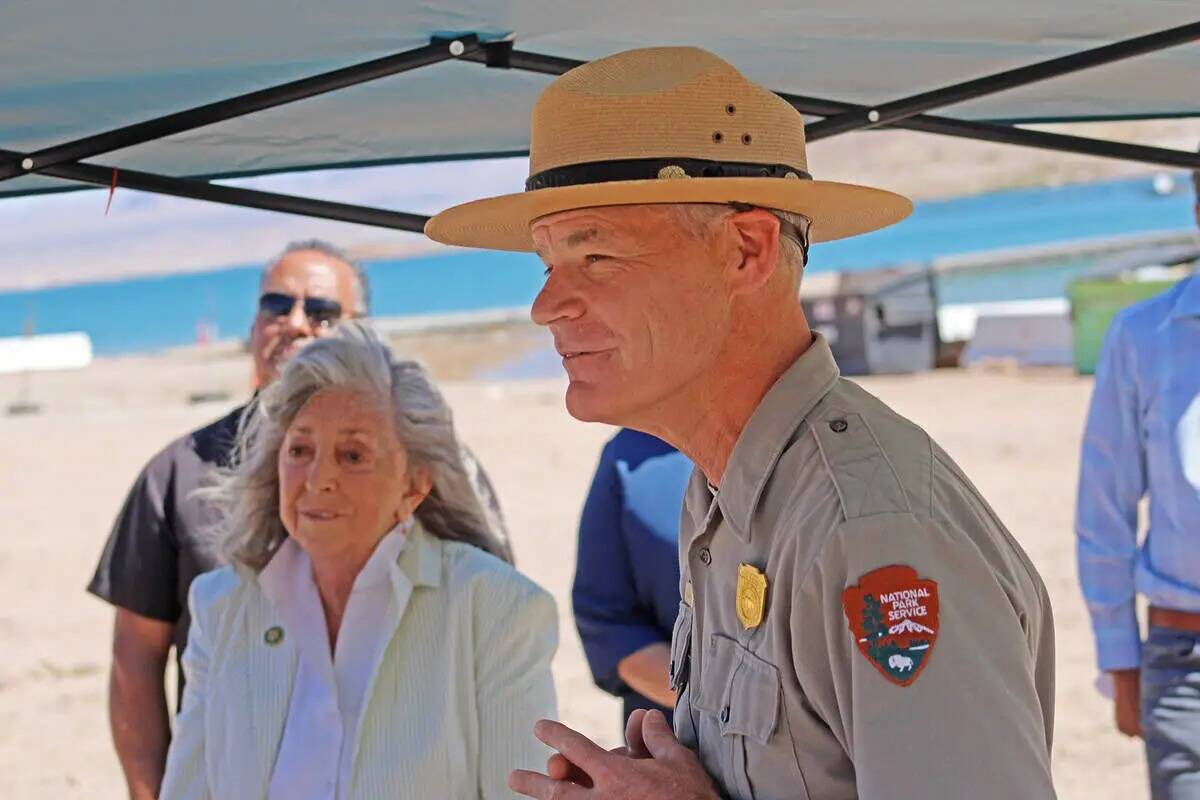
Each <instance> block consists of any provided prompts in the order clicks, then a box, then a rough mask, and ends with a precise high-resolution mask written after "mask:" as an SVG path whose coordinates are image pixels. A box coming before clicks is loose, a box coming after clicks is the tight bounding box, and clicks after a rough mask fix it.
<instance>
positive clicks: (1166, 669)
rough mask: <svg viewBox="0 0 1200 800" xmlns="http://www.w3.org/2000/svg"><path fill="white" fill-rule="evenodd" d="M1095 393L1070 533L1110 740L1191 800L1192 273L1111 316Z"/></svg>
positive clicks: (1196, 765) (1198, 724)
mask: <svg viewBox="0 0 1200 800" xmlns="http://www.w3.org/2000/svg"><path fill="white" fill-rule="evenodd" d="M1196 184H1197V187H1196V188H1197V191H1198V194H1200V173H1198V174H1197V176H1196ZM1197 212H1198V213H1197V220H1198V222H1200V204H1198V206H1197ZM1093 391H1094V393H1093V395H1092V406H1091V411H1090V413H1089V414H1088V421H1087V428H1086V431H1085V433H1084V440H1083V457H1082V464H1081V468H1080V477H1079V497H1078V508H1077V513H1076V534H1077V537H1078V558H1079V580H1080V584H1081V586H1082V589H1083V595H1084V598H1085V600H1086V601H1087V606H1088V611H1089V612H1090V614H1091V618H1092V627H1093V629H1094V631H1095V635H1096V650H1097V655H1098V660H1099V666H1100V669H1101V670H1102V671H1103V672H1105V673H1108V674H1109V675H1111V676H1112V683H1113V691H1114V701H1115V717H1116V725H1117V728H1118V729H1119V730H1120V731H1121V732H1122V733H1124V734H1126V735H1129V736H1142V737H1143V739H1144V740H1145V746H1146V756H1147V761H1148V763H1149V768H1150V785H1151V795H1152V797H1153V798H1154V800H1163V799H1164V798H1170V800H1183V799H1184V798H1200V274H1193V275H1192V276H1191V277H1190V278H1186V279H1184V280H1183V281H1180V282H1179V284H1177V285H1176V286H1175V287H1174V288H1172V289H1170V290H1169V291H1167V292H1165V293H1163V294H1161V295H1158V296H1157V297H1153V298H1151V299H1149V300H1146V301H1144V302H1141V303H1137V304H1136V305H1133V306H1130V307H1129V308H1126V309H1123V310H1122V311H1121V312H1119V313H1118V314H1117V316H1116V317H1115V318H1114V319H1113V322H1112V325H1111V327H1110V328H1109V330H1108V334H1107V336H1106V338H1105V342H1104V346H1103V349H1102V351H1101V355H1100V362H1099V364H1098V365H1097V368H1096V384H1095V389H1094V390H1093ZM1143 498H1148V499H1149V512H1150V513H1149V527H1148V529H1147V532H1146V535H1145V538H1144V541H1143V542H1142V544H1141V545H1140V547H1139V544H1138V505H1139V503H1140V502H1141V501H1142V500H1143ZM1138 594H1141V595H1143V596H1144V597H1145V598H1146V599H1147V600H1148V601H1149V604H1150V611H1149V627H1148V631H1147V637H1146V639H1145V641H1144V642H1143V641H1142V638H1141V635H1140V631H1139V628H1138V619H1137V614H1136V610H1135V596H1136V595H1138Z"/></svg>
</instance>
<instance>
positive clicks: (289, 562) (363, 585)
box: [258, 522, 411, 800]
mask: <svg viewBox="0 0 1200 800" xmlns="http://www.w3.org/2000/svg"><path fill="white" fill-rule="evenodd" d="M410 527H411V522H410V523H402V524H400V525H398V526H396V527H395V528H393V529H392V530H391V531H390V532H389V533H387V534H386V535H385V536H384V537H383V538H382V539H381V540H380V541H379V544H378V545H376V546H375V550H374V552H373V553H371V557H370V558H369V559H368V560H367V563H366V565H365V566H364V567H363V569H362V571H361V572H359V573H358V577H356V578H355V579H354V586H353V588H352V589H351V592H350V600H349V602H348V603H347V604H346V611H345V614H344V615H343V617H342V624H341V627H340V628H339V629H338V635H337V646H336V651H335V652H334V653H332V654H331V653H330V648H329V634H328V630H327V628H326V625H325V612H324V609H323V608H322V607H321V598H320V596H319V595H318V594H317V586H316V583H315V582H314V580H313V574H312V564H311V562H310V561H309V558H308V554H307V553H305V552H304V550H302V549H301V548H300V546H299V545H297V544H296V542H295V541H294V540H292V539H291V538H289V539H287V540H286V541H284V543H283V544H282V545H280V547H279V550H278V552H276V554H275V555H274V557H272V559H271V561H270V563H268V564H267V566H266V567H265V568H263V570H262V572H261V573H259V578H258V580H259V583H260V585H261V586H262V589H263V592H264V594H265V595H266V596H267V599H268V600H269V601H270V602H271V604H272V605H274V606H275V608H276V609H277V610H278V612H279V615H280V616H281V617H282V618H283V621H284V626H283V635H284V636H288V637H291V636H294V637H295V641H296V646H297V650H298V652H299V659H298V662H297V665H296V677H295V683H294V684H293V686H292V695H291V700H290V701H289V704H288V713H287V723H286V724H285V726H284V729H283V738H282V740H281V742H280V746H279V755H278V757H277V758H276V759H275V768H274V770H273V771H272V773H271V783H270V787H269V788H268V790H267V800H344V798H346V797H348V796H349V794H350V788H351V776H352V771H353V769H354V754H355V752H356V750H357V737H358V730H359V722H360V719H361V712H362V708H363V705H364V704H365V701H366V695H367V690H368V687H369V685H370V682H371V676H372V675H373V674H374V673H375V669H376V665H377V664H378V663H379V660H380V658H381V657H382V655H383V651H384V648H386V647H387V644H388V639H389V638H390V632H391V628H390V627H388V626H386V625H385V624H384V622H385V620H386V619H387V617H388V616H389V613H390V612H391V607H392V605H393V604H394V603H395V593H394V591H393V588H392V586H391V579H390V574H391V566H392V565H393V564H395V563H396V559H397V558H398V557H399V555H400V551H401V550H403V549H404V543H405V540H406V538H407V534H408V530H409V529H410Z"/></svg>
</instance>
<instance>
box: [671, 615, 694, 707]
mask: <svg viewBox="0 0 1200 800" xmlns="http://www.w3.org/2000/svg"><path fill="white" fill-rule="evenodd" d="M691 662H692V607H691V606H689V605H688V604H687V603H680V604H679V614H678V615H676V617H675V627H674V628H673V629H672V630H671V663H670V665H669V667H668V670H667V682H668V685H669V686H670V687H671V689H672V690H674V691H675V692H676V694H678V693H679V692H681V691H682V690H683V688H684V687H686V685H687V682H688V676H689V674H690V672H691Z"/></svg>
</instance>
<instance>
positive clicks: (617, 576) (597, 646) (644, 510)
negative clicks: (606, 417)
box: [571, 429, 693, 727]
mask: <svg viewBox="0 0 1200 800" xmlns="http://www.w3.org/2000/svg"><path fill="white" fill-rule="evenodd" d="M692 470H693V465H692V462H691V460H689V459H688V457H687V456H685V455H683V454H682V453H680V452H679V451H677V450H676V449H675V448H674V447H672V446H671V445H669V444H667V443H666V442H664V441H662V440H660V439H657V438H655V437H653V436H651V435H649V434H646V433H640V432H638V431H634V430H629V429H624V430H621V431H619V432H618V433H617V434H616V436H614V437H613V438H612V439H611V440H609V442H608V444H606V445H605V446H604V450H603V451H602V452H601V454H600V463H599V465H598V466H597V467H596V475H595V477H594V478H593V479H592V487H591V490H590V491H589V492H588V497H587V501H586V502H585V503H584V506H583V514H582V517H581V519H580V522H579V556H578V565H577V567H576V571H575V584H574V587H573V588H572V592H571V599H572V604H573V605H574V610H575V624H576V626H577V627H578V628H579V638H580V639H582V641H583V650H584V652H585V653H586V655H587V659H588V665H589V666H590V667H591V670H592V677H593V678H594V679H595V681H596V685H597V686H599V687H600V688H601V689H604V690H605V691H606V692H609V693H610V694H614V695H616V696H617V697H620V698H621V699H622V700H623V701H624V714H623V716H622V722H624V721H625V720H628V719H629V715H630V714H631V713H633V711H634V710H635V709H639V708H644V709H647V710H649V709H652V708H657V709H659V710H660V711H662V712H663V713H664V714H666V715H667V719H668V720H670V719H671V707H672V706H674V693H673V692H672V691H671V689H670V688H669V687H668V685H667V683H668V680H667V678H668V671H669V670H668V665H669V662H670V660H671V648H670V643H671V630H672V627H673V626H674V624H675V617H676V615H677V614H678V611H679V520H680V515H681V514H682V512H683V494H684V490H685V489H686V488H687V481H688V478H689V477H690V476H691V474H692ZM622 727H623V726H622Z"/></svg>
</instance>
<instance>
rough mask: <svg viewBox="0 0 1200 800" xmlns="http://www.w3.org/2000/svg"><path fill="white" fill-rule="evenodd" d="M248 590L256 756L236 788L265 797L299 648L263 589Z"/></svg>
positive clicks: (249, 705)
mask: <svg viewBox="0 0 1200 800" xmlns="http://www.w3.org/2000/svg"><path fill="white" fill-rule="evenodd" d="M252 594H253V597H252V599H251V600H250V602H249V603H248V604H247V605H248V608H247V615H246V630H245V636H246V642H245V646H246V650H247V665H248V668H249V673H250V674H249V676H248V680H247V681H246V686H247V687H249V690H250V696H249V697H248V698H246V701H247V702H246V708H248V709H250V728H251V731H252V739H251V741H252V742H254V743H255V747H254V748H253V749H254V750H255V751H256V752H257V753H258V755H259V760H258V763H256V764H254V765H253V769H254V774H253V777H252V778H250V780H249V781H248V782H247V783H246V784H244V785H243V786H242V787H239V794H240V793H242V792H243V791H244V792H245V796H247V797H266V795H267V787H268V786H269V784H270V780H271V773H272V771H273V770H274V768H275V759H276V757H277V756H278V755H279V745H280V742H281V741H282V739H283V726H284V723H286V722H287V713H288V705H289V703H290V702H291V697H292V686H293V684H294V682H295V679H296V665H297V657H298V654H299V649H298V647H297V644H298V643H297V640H296V636H295V635H289V633H290V632H289V631H288V626H287V625H286V624H285V623H284V621H283V617H282V616H281V615H280V614H279V612H278V611H277V610H276V609H275V607H274V606H273V605H271V603H270V601H269V600H267V598H266V596H265V595H264V594H263V592H262V591H256V592H253V593H252ZM247 777H250V776H247Z"/></svg>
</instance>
